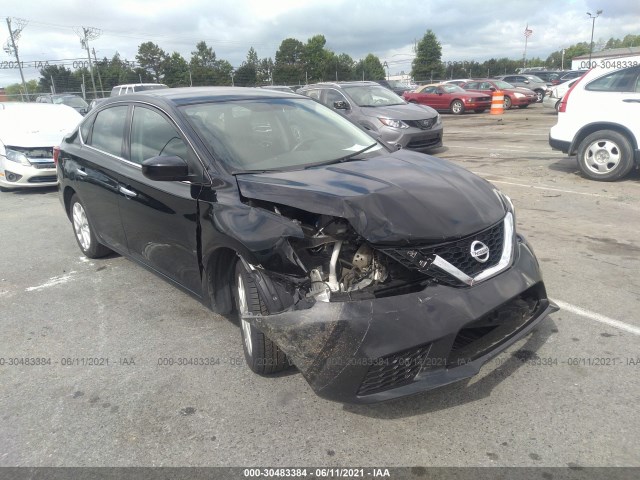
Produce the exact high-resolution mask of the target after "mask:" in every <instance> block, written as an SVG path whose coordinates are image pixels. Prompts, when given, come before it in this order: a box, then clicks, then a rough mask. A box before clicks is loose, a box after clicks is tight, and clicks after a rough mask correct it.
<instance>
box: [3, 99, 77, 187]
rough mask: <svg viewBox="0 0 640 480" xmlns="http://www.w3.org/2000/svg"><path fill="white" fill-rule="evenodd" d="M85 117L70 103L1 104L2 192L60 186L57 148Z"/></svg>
mask: <svg viewBox="0 0 640 480" xmlns="http://www.w3.org/2000/svg"><path fill="white" fill-rule="evenodd" d="M82 118H83V117H82V115H80V114H79V113H78V112H76V111H75V110H74V109H73V108H71V107H68V106H67V105H54V104H50V103H20V102H7V103H0V191H2V192H5V191H8V190H13V189H16V188H29V187H52V186H56V185H57V184H58V178H57V176H56V166H55V163H54V161H53V147H56V146H58V145H59V144H60V142H61V141H62V138H63V137H64V136H65V135H66V134H67V133H69V132H71V131H73V129H74V128H75V127H76V125H78V123H80V121H81V120H82Z"/></svg>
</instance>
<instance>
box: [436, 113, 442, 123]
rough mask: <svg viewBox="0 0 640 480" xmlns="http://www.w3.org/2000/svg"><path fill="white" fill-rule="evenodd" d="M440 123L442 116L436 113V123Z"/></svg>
mask: <svg viewBox="0 0 640 480" xmlns="http://www.w3.org/2000/svg"><path fill="white" fill-rule="evenodd" d="M441 123H442V117H441V116H440V114H437V115H436V125H439V124H441Z"/></svg>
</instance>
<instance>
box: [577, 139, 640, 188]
mask: <svg viewBox="0 0 640 480" xmlns="http://www.w3.org/2000/svg"><path fill="white" fill-rule="evenodd" d="M578 167H580V171H581V172H582V173H583V174H584V175H585V176H587V177H589V178H591V179H592V180H599V181H602V182H613V181H615V180H619V179H621V178H622V177H624V176H625V175H626V174H628V173H629V172H630V171H631V169H632V168H633V149H632V148H631V144H630V143H629V140H628V139H627V138H626V137H625V136H624V135H622V134H620V133H618V132H615V131H613V130H600V131H598V132H594V133H592V134H591V135H588V136H587V137H586V138H585V139H584V140H582V142H580V146H579V147H578Z"/></svg>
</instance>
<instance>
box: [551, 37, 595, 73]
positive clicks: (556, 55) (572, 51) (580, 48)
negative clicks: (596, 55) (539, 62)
mask: <svg viewBox="0 0 640 480" xmlns="http://www.w3.org/2000/svg"><path fill="white" fill-rule="evenodd" d="M588 54H589V42H580V43H576V44H575V45H571V46H570V47H567V48H565V49H564V67H565V68H567V66H571V60H572V59H573V57H579V56H581V55H588ZM546 64H547V66H548V67H551V68H560V67H561V65H562V50H557V51H555V52H552V53H551V55H549V56H548V57H547V61H546Z"/></svg>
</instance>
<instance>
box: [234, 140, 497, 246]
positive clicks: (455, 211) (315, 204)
mask: <svg viewBox="0 0 640 480" xmlns="http://www.w3.org/2000/svg"><path fill="white" fill-rule="evenodd" d="M236 178H237V181H238V186H239V188H240V192H241V194H242V195H243V196H244V197H247V198H252V199H256V200H263V201H269V202H273V203H279V204H283V205H288V206H291V207H296V208H299V209H302V210H306V211H309V212H313V213H318V214H326V215H332V216H336V217H342V218H345V219H346V220H348V221H349V223H350V224H351V226H352V227H353V228H354V229H355V231H356V232H357V233H358V234H360V235H362V236H363V237H364V238H366V239H367V240H368V241H369V242H371V243H374V244H396V245H397V244H404V243H409V242H421V241H424V242H434V241H442V240H445V239H451V238H459V237H463V236H467V235H470V234H472V233H475V232H477V231H479V230H482V229H484V228H486V227H488V226H490V225H493V224H495V223H496V222H498V221H499V220H500V219H501V218H503V217H504V215H505V210H504V206H503V205H502V202H501V200H500V199H499V198H498V196H497V195H496V193H495V192H494V187H493V186H492V185H491V184H490V183H489V182H487V181H485V180H483V179H482V178H480V177H478V176H476V175H474V174H472V173H471V172H469V171H467V170H465V169H463V168H461V167H458V166H456V165H454V164H452V163H450V162H448V161H446V160H442V159H439V158H435V157H431V156H428V155H423V154H420V153H416V152H411V151H408V150H399V151H397V152H394V153H392V154H389V155H385V156H380V157H374V158H371V159H368V160H364V161H352V162H348V163H340V164H334V165H327V166H324V167H316V168H312V169H308V170H299V171H291V172H272V173H259V174H241V175H237V177H236Z"/></svg>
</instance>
